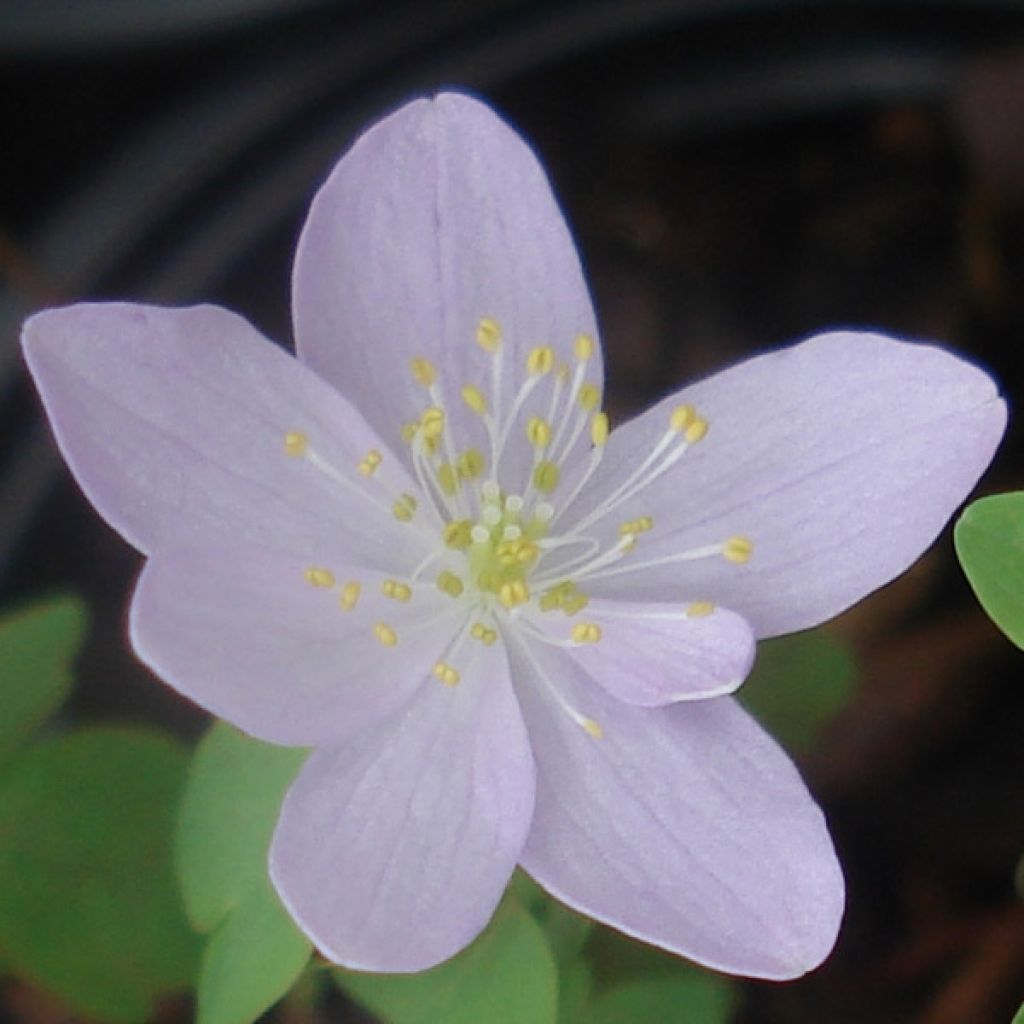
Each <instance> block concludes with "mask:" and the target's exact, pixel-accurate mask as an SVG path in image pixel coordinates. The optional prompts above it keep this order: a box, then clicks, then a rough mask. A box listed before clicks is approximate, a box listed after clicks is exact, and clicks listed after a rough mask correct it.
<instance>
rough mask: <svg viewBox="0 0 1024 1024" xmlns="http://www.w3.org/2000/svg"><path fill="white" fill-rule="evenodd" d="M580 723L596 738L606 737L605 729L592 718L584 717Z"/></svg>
mask: <svg viewBox="0 0 1024 1024" xmlns="http://www.w3.org/2000/svg"><path fill="white" fill-rule="evenodd" d="M580 725H582V726H583V728H584V730H586V732H587V734H588V735H589V736H593V737H594V739H595V740H600V739H604V729H602V728H601V726H600V725H598V724H597V722H595V721H594V720H593V719H592V718H584V719H582V720H581V721H580Z"/></svg>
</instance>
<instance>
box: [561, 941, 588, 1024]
mask: <svg viewBox="0 0 1024 1024" xmlns="http://www.w3.org/2000/svg"><path fill="white" fill-rule="evenodd" d="M593 989H594V971H593V968H592V967H591V966H590V961H589V960H588V959H587V958H586V957H585V956H577V957H575V958H574V959H572V960H569V961H568V962H567V963H563V964H562V965H561V967H559V970H558V1024H586V1022H587V1014H586V1007H587V1003H588V1002H589V1001H590V994H591V992H592V991H593Z"/></svg>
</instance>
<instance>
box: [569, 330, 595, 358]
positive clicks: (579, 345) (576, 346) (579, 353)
mask: <svg viewBox="0 0 1024 1024" xmlns="http://www.w3.org/2000/svg"><path fill="white" fill-rule="evenodd" d="M594 348H595V345H594V339H593V338H592V337H591V336H590V335H589V334H577V335H576V340H575V341H574V342H573V346H572V350H573V353H574V354H575V356H576V358H577V359H578V360H579V361H580V362H581V363H585V362H586V361H587V360H588V359H589V358H590V357H591V356H592V355H593V354H594Z"/></svg>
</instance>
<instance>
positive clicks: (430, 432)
mask: <svg viewBox="0 0 1024 1024" xmlns="http://www.w3.org/2000/svg"><path fill="white" fill-rule="evenodd" d="M420 430H422V431H423V436H424V437H425V438H426V439H427V440H430V441H433V440H435V439H436V438H438V437H440V436H441V433H442V432H443V431H444V409H439V408H438V407H437V406H436V405H432V406H430V407H429V408H427V409H424V410H423V415H422V416H421V417H420Z"/></svg>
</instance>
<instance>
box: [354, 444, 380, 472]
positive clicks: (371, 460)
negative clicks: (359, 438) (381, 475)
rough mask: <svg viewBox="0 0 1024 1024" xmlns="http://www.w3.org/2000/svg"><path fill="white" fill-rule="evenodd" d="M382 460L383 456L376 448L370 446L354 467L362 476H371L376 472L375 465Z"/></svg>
mask: <svg viewBox="0 0 1024 1024" xmlns="http://www.w3.org/2000/svg"><path fill="white" fill-rule="evenodd" d="M383 461H384V456H383V455H381V453H380V452H379V451H377V449H376V448H371V449H370V451H368V452H367V453H366V455H365V457H364V458H363V461H362V462H360V463H359V465H358V466H357V467H356V468H357V469H358V470H359V472H360V473H362V474H363V476H373V474H374V473H376V472H377V467H378V466H379V465H380V464H381V462H383Z"/></svg>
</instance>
